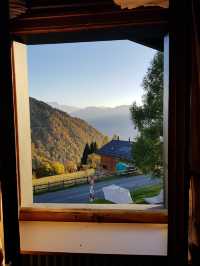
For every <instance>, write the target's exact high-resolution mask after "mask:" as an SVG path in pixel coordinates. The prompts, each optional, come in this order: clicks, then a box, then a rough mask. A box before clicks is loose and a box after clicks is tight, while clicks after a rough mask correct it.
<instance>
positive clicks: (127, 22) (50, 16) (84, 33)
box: [10, 0, 168, 48]
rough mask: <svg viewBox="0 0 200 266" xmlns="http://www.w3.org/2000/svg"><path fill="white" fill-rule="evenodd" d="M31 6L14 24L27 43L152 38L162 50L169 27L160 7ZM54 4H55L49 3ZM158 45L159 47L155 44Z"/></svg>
mask: <svg viewBox="0 0 200 266" xmlns="http://www.w3.org/2000/svg"><path fill="white" fill-rule="evenodd" d="M43 2H44V3H43V4H44V6H42V5H39V6H38V5H34V6H30V8H29V10H28V12H27V13H26V14H24V15H22V16H21V17H19V18H16V19H14V20H12V21H11V25H10V27H11V33H12V35H13V36H14V38H16V39H17V40H21V41H23V42H24V43H27V44H40V43H54V42H74V41H91V40H112V39H113V40H115V39H134V40H137V39H140V40H141V39H143V38H144V34H143V33H144V31H145V32H146V33H147V35H148V36H146V37H145V38H146V40H148V42H150V40H151V39H152V43H153V46H155V48H157V47H160V43H162V37H163V36H164V34H165V33H166V32H167V28H168V11H167V9H163V8H159V7H148V8H144V7H143V8H136V9H133V10H128V9H126V10H122V9H120V8H119V7H118V6H116V5H114V4H113V2H112V1H105V0H104V1H98V0H96V1H85V2H81V1H74V2H73V3H72V2H71V3H68V4H65V5H64V4H63V1H59V2H58V3H57V5H50V4H49V5H48V4H46V5H45V3H46V2H48V1H43ZM49 2H51V1H49ZM155 43H156V44H155Z"/></svg>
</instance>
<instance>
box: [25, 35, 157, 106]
mask: <svg viewBox="0 0 200 266" xmlns="http://www.w3.org/2000/svg"><path fill="white" fill-rule="evenodd" d="M155 52H156V51H155V50H153V49H150V48H147V47H145V46H142V45H139V44H136V43H134V42H131V41H128V40H124V41H107V42H106V41H104V42H91V43H87V42H85V43H73V44H69V43H68V44H51V45H30V46H29V47H28V66H29V94H30V96H32V97H34V98H36V99H38V100H42V101H45V102H52V101H53V102H57V103H59V104H65V105H69V106H75V107H78V108H84V107H88V106H98V107H100V106H106V107H115V106H120V105H130V104H132V103H133V102H134V101H136V102H137V103H138V104H141V98H142V94H143V93H144V92H143V89H142V86H141V85H142V80H143V77H144V75H145V73H146V71H147V69H148V67H149V64H150V62H151V60H152V59H153V56H154V54H155Z"/></svg>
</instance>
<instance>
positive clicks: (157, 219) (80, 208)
mask: <svg viewBox="0 0 200 266" xmlns="http://www.w3.org/2000/svg"><path fill="white" fill-rule="evenodd" d="M20 220H21V221H55V222H102V223H154V224H155V223H156V224H167V223H168V212H167V210H166V209H161V208H158V207H157V206H155V205H137V204H132V205H129V204H123V205H121V204H119V205H113V204H112V205H111V204H101V205H99V204H98V205H97V204H92V205H88V204H33V205H32V206H29V207H22V208H21V210H20Z"/></svg>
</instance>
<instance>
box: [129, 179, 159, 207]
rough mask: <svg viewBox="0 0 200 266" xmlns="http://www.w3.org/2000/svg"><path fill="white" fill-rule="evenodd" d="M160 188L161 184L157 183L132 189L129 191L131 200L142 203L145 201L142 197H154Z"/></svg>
mask: <svg viewBox="0 0 200 266" xmlns="http://www.w3.org/2000/svg"><path fill="white" fill-rule="evenodd" d="M161 189H162V184H159V185H151V186H145V187H142V188H138V189H136V190H132V191H130V192H131V197H132V199H133V202H134V203H140V204H142V203H145V201H144V198H150V197H155V196H156V195H158V194H159V193H160V190H161Z"/></svg>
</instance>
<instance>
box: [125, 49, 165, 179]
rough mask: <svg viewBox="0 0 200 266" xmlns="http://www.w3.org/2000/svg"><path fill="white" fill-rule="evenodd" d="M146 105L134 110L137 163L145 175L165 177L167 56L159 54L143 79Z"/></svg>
mask: <svg viewBox="0 0 200 266" xmlns="http://www.w3.org/2000/svg"><path fill="white" fill-rule="evenodd" d="M142 86H143V89H144V95H143V101H142V105H141V106H139V105H137V104H136V103H135V102H134V103H133V105H132V106H131V108H130V111H131V117H132V121H133V123H134V125H135V127H136V128H138V130H139V132H140V134H139V136H138V137H137V138H136V141H135V142H134V143H133V149H132V153H133V160H134V162H135V165H136V166H137V167H138V168H139V169H140V170H141V171H143V172H144V173H151V174H153V175H157V176H162V174H163V167H162V143H161V141H160V137H161V136H163V55H162V53H160V52H158V53H156V55H155V56H154V58H153V60H152V62H151V65H150V67H149V69H148V71H147V73H146V75H145V77H144V79H143V83H142Z"/></svg>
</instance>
